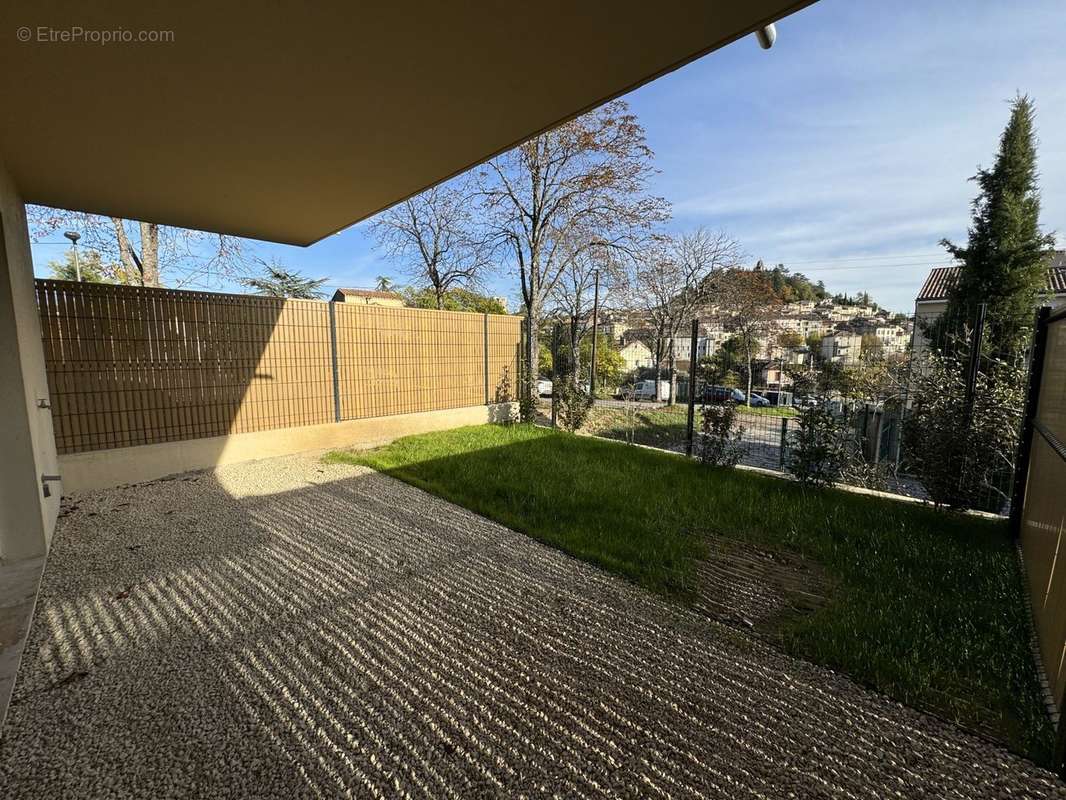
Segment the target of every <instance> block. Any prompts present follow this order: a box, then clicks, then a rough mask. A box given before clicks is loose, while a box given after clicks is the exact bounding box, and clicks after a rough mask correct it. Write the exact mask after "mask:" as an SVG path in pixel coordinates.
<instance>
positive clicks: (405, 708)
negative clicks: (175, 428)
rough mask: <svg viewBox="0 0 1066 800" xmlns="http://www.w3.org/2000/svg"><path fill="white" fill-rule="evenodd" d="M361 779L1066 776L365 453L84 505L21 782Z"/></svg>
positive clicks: (983, 789)
mask: <svg viewBox="0 0 1066 800" xmlns="http://www.w3.org/2000/svg"><path fill="white" fill-rule="evenodd" d="M756 568H761V567H759V565H758V564H755V565H754V566H753V567H752V569H756ZM345 796H354V797H406V796H423V797H452V798H468V797H481V796H484V797H527V796H560V797H602V796H619V797H729V798H738V797H749V796H752V797H802V798H812V797H868V798H886V797H907V798H912V797H929V798H942V797H947V798H957V797H1066V787H1064V786H1063V784H1061V783H1060V782H1058V781H1057V780H1056V779H1055V778H1054V777H1053V776H1052V775H1050V774H1049V773H1047V772H1045V771H1043V770H1041V769H1038V768H1036V767H1035V766H1033V765H1032V764H1030V763H1028V762H1026V761H1025V760H1023V759H1020V758H1018V757H1015V756H1013V755H1011V754H1009V753H1007V752H1005V751H1003V750H1001V749H999V748H997V747H995V746H993V745H990V744H988V743H987V742H985V741H982V740H979V739H976V738H974V737H971V736H969V735H967V734H965V733H962V732H960V731H958V730H956V729H954V728H953V727H951V726H949V725H946V724H944V723H942V722H940V721H938V720H936V719H933V718H931V717H928V716H925V715H922V714H920V713H918V712H916V711H913V710H910V709H908V708H904V707H902V706H900V705H898V704H896V703H893V702H890V701H889V700H887V699H885V698H883V697H882V696H880V695H877V694H874V693H871V692H868V691H865V690H863V689H861V688H859V687H857V686H856V685H855V684H853V683H852V682H851V681H849V680H847V679H846V678H844V677H842V676H840V675H836V674H834V673H832V672H830V671H828V670H825V669H822V668H819V667H815V666H812V665H810V664H806V663H804V662H800V661H797V660H795V659H792V658H789V657H787V656H785V655H782V654H781V653H779V652H778V651H776V650H773V649H771V648H769V647H767V646H765V645H764V644H762V643H760V641H759V640H758V639H756V638H753V637H749V636H746V635H744V634H743V633H740V632H738V631H737V630H734V629H732V628H730V627H727V626H724V625H721V624H719V623H717V622H715V621H713V620H711V619H709V618H708V617H707V615H706V614H704V613H700V611H699V610H698V609H695V610H690V609H684V608H679V607H676V606H674V605H671V604H669V603H667V602H664V601H663V600H661V599H659V598H657V597H654V596H652V595H649V594H648V593H646V592H643V591H641V590H639V589H637V588H635V587H633V586H630V585H628V584H626V583H624V582H622V581H620V580H617V579H615V578H613V577H611V576H609V575H606V574H604V573H602V572H600V571H598V570H596V569H594V568H592V567H589V566H586V565H584V564H581V563H579V562H576V561H574V560H572V559H569V558H567V557H566V556H563V555H561V554H560V553H557V552H555V551H552V550H550V549H548V548H545V547H542V546H540V545H538V544H537V543H535V542H533V541H531V540H530V539H528V538H526V537H524V536H522V535H520V534H517V533H514V532H513V531H510V530H508V529H506V528H503V527H500V526H498V525H495V524H493V523H490V522H487V521H485V520H483V519H480V518H479V517H477V516H475V515H473V514H471V513H468V512H466V511H464V510H462V509H459V508H456V507H455V506H452V505H449V504H448V503H445V502H443V501H441V500H438V499H435V498H433V497H430V496H428V495H426V494H424V493H422V492H420V491H418V490H417V489H414V488H411V487H408V486H405V485H403V484H401V483H398V482H396V481H393V480H391V479H389V478H386V477H384V476H380V475H376V474H373V473H369V472H366V471H362V470H359V469H357V468H353V467H347V466H339V465H336V466H324V465H322V464H319V463H317V462H316V461H314V460H311V459H309V458H306V457H294V458H284V459H275V460H271V461H264V462H258V463H253V464H245V465H240V466H233V467H226V468H223V469H220V470H219V471H218V472H217V473H215V474H198V475H189V476H184V477H183V478H180V479H176V480H168V481H156V482H153V483H149V484H145V485H141V486H136V487H127V488H122V489H116V490H111V491H106V492H98V493H94V494H89V495H84V496H79V497H73V498H70V499H68V500H67V501H66V503H65V511H64V516H63V517H62V519H61V520H60V525H59V529H58V531H57V535H56V539H55V547H54V550H53V553H52V556H51V560H50V563H49V565H48V569H47V572H46V575H45V581H44V589H43V592H42V595H41V599H40V602H39V605H38V610H37V620H36V624H35V626H34V630H33V632H32V635H31V641H30V642H29V644H28V646H27V650H26V657H25V660H24V662H23V667H22V671H21V680H20V683H19V685H18V687H17V688H16V697H15V701H14V704H13V706H12V708H11V712H10V715H9V718H8V726H7V729H6V731H5V735H4V739H3V741H2V743H0V797H3V798H12V800H13V799H14V798H24V797H47V798H61V797H71V798H75V797H76V798H111V797H143V798H168V797H173V798H192V797H276V798H294V797H345Z"/></svg>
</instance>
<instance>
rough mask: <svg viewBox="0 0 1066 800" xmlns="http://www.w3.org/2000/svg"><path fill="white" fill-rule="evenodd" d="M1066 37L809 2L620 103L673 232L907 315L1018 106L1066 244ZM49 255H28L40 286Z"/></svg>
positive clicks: (1032, 26)
mask: <svg viewBox="0 0 1066 800" xmlns="http://www.w3.org/2000/svg"><path fill="white" fill-rule="evenodd" d="M1063 29H1066V3H1063V2H1062V0H1019V1H1018V2H1010V3H1003V2H972V1H971V2H951V1H950V0H938V1H937V2H934V3H930V2H912V1H910V0H907V1H904V0H899V1H898V2H873V1H872V0H863V2H858V3H856V2H850V1H849V0H821V2H818V3H816V4H815V5H813V6H811V7H810V8H807V9H805V10H803V11H801V12H799V13H798V14H794V15H793V16H791V17H789V18H787V19H785V20H783V21H782V22H780V23H779V24H778V41H777V44H776V45H775V46H774V48H773V49H772V50H770V51H768V52H767V51H763V50H761V49H759V47H758V45H757V44H756V42H755V41H754V39H753V38H748V39H745V40H743V41H739V42H735V43H734V44H732V45H730V46H729V47H727V48H725V49H723V50H720V51H718V52H717V53H712V54H711V55H709V56H707V57H705V58H703V59H701V60H700V61H697V62H696V63H694V64H690V65H689V66H687V67H685V68H683V69H681V70H679V71H677V72H674V73H672V74H670V75H667V76H665V77H663V78H661V79H659V80H657V81H655V82H653V83H651V84H648V85H647V86H644V87H642V88H641V89H639V90H637V91H636V92H633V93H632V94H630V95H629V96H628V97H627V98H626V99H627V100H628V101H629V102H630V104H631V106H632V108H633V109H634V111H635V112H636V113H637V115H638V116H639V118H640V120H641V122H642V123H643V125H644V126H645V128H646V130H647V133H648V142H649V144H650V145H651V147H652V148H653V149H654V150H655V152H656V163H657V166H658V168H659V169H660V170H661V172H660V174H659V175H658V176H657V178H656V180H655V183H654V185H653V187H652V189H653V191H654V192H655V193H657V194H661V195H663V196H665V197H666V198H667V199H669V200H670V201H671V202H672V203H673V204H674V217H673V220H672V221H671V223H670V227H671V228H674V229H677V230H683V229H686V228H692V227H695V226H697V225H706V226H708V227H711V228H722V229H724V230H726V231H727V232H728V233H730V234H731V235H732V236H734V237H735V238H737V239H738V240H739V241H740V243H741V245H742V246H743V249H744V250H745V252H746V253H748V254H749V256H750V257H751V259H752V260H753V261H754V260H755V259H757V258H762V259H763V260H764V261H765V262H766V263H768V264H773V263H779V262H780V263H784V264H785V265H786V266H788V267H789V268H791V269H793V270H795V271H800V272H804V273H806V274H808V276H809V277H811V278H812V279H821V280H824V281H825V283H826V285H827V286H828V287H829V288H830V289H831V290H833V291H847V292H850V293H854V292H856V291H861V290H863V289H866V290H868V291H870V292H871V294H873V296H874V297H875V298H876V299H877V300H878V301H880V302H881V303H882V304H883V305H886V306H888V307H890V308H892V309H894V310H903V311H906V310H909V309H910V308H911V307H912V304H913V298H914V294H915V293H916V291H917V289H918V288H919V286H920V285H921V283H922V280H923V278H924V275H925V274H926V272H927V271H928V268H929V267H930V266H931V265H933V264H936V263H943V262H944V261H945V259H944V257H943V254H942V250H941V249H940V248H939V247H938V245H937V242H938V241H939V240H940V239H941V238H942V237H945V236H946V237H948V238H953V239H959V240H964V239H965V235H966V225H967V222H968V216H969V204H970V201H971V200H972V198H973V195H974V192H975V186H974V184H973V183H971V182H968V180H967V179H968V178H969V177H970V176H971V175H973V173H974V172H975V171H976V168H977V166H978V165H989V164H990V163H991V161H992V158H993V155H994V153H995V149H996V146H997V142H998V137H999V133H1000V131H1001V130H1002V128H1003V126H1004V124H1005V123H1006V120H1007V114H1008V107H1007V104H1006V102H1005V101H1007V100H1008V99H1010V98H1012V97H1013V96H1014V95H1015V93H1016V92H1017V91H1022V92H1026V93H1028V94H1030V95H1031V96H1033V98H1034V99H1035V101H1036V104H1037V125H1038V130H1039V136H1040V141H1041V146H1040V172H1041V186H1042V191H1043V213H1042V221H1043V224H1044V228H1045V230H1049V231H1060V232H1061V234H1066V147H1063V144H1062V143H1063V141H1064V135H1066V81H1063V79H1062V76H1064V75H1066V47H1063V45H1062V36H1061V32H1062V30H1063ZM55 238H58V237H50V240H51V241H54V239H55ZM1063 241H1064V239H1063V236H1062V235H1060V238H1059V246H1060V247H1061V246H1062V245H1063ZM255 247H256V249H257V251H258V252H259V254H260V255H262V256H263V257H270V256H276V257H277V258H278V259H280V260H281V261H283V262H285V263H286V264H288V265H290V266H292V267H295V268H297V269H299V270H300V271H301V272H303V273H304V274H307V275H311V276H315V277H319V276H329V278H330V280H329V284H330V285H334V286H336V285H346V286H353V285H354V286H367V285H371V284H372V283H373V281H374V278H375V276H377V275H379V274H396V272H397V269H396V268H395V267H394V266H393V265H390V264H389V263H388V262H387V261H385V260H384V259H383V258H382V256H381V255H380V254H379V253H378V252H377V251H375V249H374V248H373V242H372V240H371V239H370V238H369V236H368V235H367V233H366V225H365V223H364V224H362V225H358V226H355V227H352V228H349V229H348V230H346V231H343V232H342V233H340V234H337V235H335V236H331V237H329V238H327V239H326V240H324V241H322V242H319V243H318V244H316V245H313V246H312V247H310V248H297V247H286V246H281V245H269V244H264V243H256V244H255ZM62 250H63V245H62V244H61V243H54V244H45V243H42V244H38V245H35V246H34V258H35V262H36V263H37V265H38V273H39V274H45V272H46V271H47V270H46V269H45V268H44V264H45V263H46V262H47V261H48V260H49V259H50V258H55V257H57V256H59V255H61V254H62ZM513 286H514V282H513V280H512V279H511V278H510V277H509V276H507V275H503V276H499V277H497V278H495V279H494V281H493V287H492V288H493V289H494V290H495V291H496V292H497V293H500V294H503V295H506V296H509V297H513V293H514V292H513Z"/></svg>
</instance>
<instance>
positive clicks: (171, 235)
mask: <svg viewBox="0 0 1066 800" xmlns="http://www.w3.org/2000/svg"><path fill="white" fill-rule="evenodd" d="M27 214H28V216H29V220H30V225H31V228H32V230H33V238H34V240H35V241H38V240H40V239H41V238H43V237H45V236H49V235H53V234H56V233H58V232H60V231H64V230H68V229H73V230H76V231H78V232H79V233H80V234H81V235H82V244H84V245H85V246H86V247H87V248H89V249H92V250H96V251H97V252H99V253H100V254H101V255H103V256H104V258H105V259H107V260H110V261H112V262H114V263H117V264H120V265H121V266H122V269H121V270H116V271H115V274H114V275H109V276H107V277H108V278H110V279H112V280H115V281H116V282H120V283H126V282H132V283H136V284H139V285H141V286H160V285H162V281H163V279H164V277H166V278H167V279H169V280H170V281H171V282H172V283H173V285H175V286H178V287H180V286H190V285H191V286H202V287H205V288H210V287H215V286H218V285H219V284H221V283H222V282H223V281H225V280H227V279H236V280H239V279H240V278H242V277H246V276H247V274H248V270H249V267H250V260H249V254H248V252H247V247H246V244H245V242H244V240H243V239H240V238H237V237H235V236H223V235H221V234H216V233H207V232H205V231H194V230H189V229H187V228H172V227H169V226H166V225H158V224H156V223H154V222H136V221H132V220H124V219H120V218H118V217H105V216H101V215H99V214H87V213H84V212H81V211H65V210H62V209H56V208H48V207H46V206H28V207H27Z"/></svg>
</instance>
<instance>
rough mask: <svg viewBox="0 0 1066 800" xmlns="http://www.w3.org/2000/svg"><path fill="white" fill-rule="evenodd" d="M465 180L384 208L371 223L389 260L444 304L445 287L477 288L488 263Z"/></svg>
mask: <svg viewBox="0 0 1066 800" xmlns="http://www.w3.org/2000/svg"><path fill="white" fill-rule="evenodd" d="M473 214H474V197H473V195H472V192H471V191H469V189H468V186H467V184H465V183H460V182H455V181H453V182H450V183H446V184H442V185H440V186H434V187H433V188H431V189H427V190H426V191H424V192H422V193H421V194H418V195H416V196H415V197H412V198H411V199H410V200H405V201H404V202H402V203H399V204H397V205H395V206H393V207H392V208H390V209H388V210H387V211H384V212H382V213H381V214H380V215H378V217H377V218H376V219H375V220H374V222H373V223H372V224H371V226H370V230H371V232H372V233H373V234H374V238H375V239H377V242H378V246H379V247H381V248H383V249H384V251H385V254H386V255H387V256H388V258H390V259H392V260H394V261H396V262H398V264H399V265H400V268H401V269H402V270H403V271H404V272H405V273H406V274H407V275H408V276H409V277H410V278H411V279H412V280H413V281H415V283H416V284H418V285H420V286H424V285H428V286H429V288H430V289H432V290H433V294H434V296H435V297H436V299H437V308H438V309H442V308H444V297H445V295H446V294H447V292H448V290H449V289H453V288H467V289H471V288H475V287H476V286H478V285H479V283H480V279H481V277H482V276H483V274H484V273H485V272H486V271H487V270H488V269H489V267H490V266H491V261H490V256H491V252H490V248H489V247H488V243H487V242H486V241H485V239H484V237H483V236H481V235H479V233H478V230H477V228H476V226H475V223H474V216H473Z"/></svg>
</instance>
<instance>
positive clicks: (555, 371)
mask: <svg viewBox="0 0 1066 800" xmlns="http://www.w3.org/2000/svg"><path fill="white" fill-rule="evenodd" d="M561 338H562V324H561V323H559V322H556V323H555V324H554V325H553V326H552V427H553V428H556V427H558V419H559V417H558V413H557V411H556V402H555V398H556V397H558V395H559V340H560V339H561Z"/></svg>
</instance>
